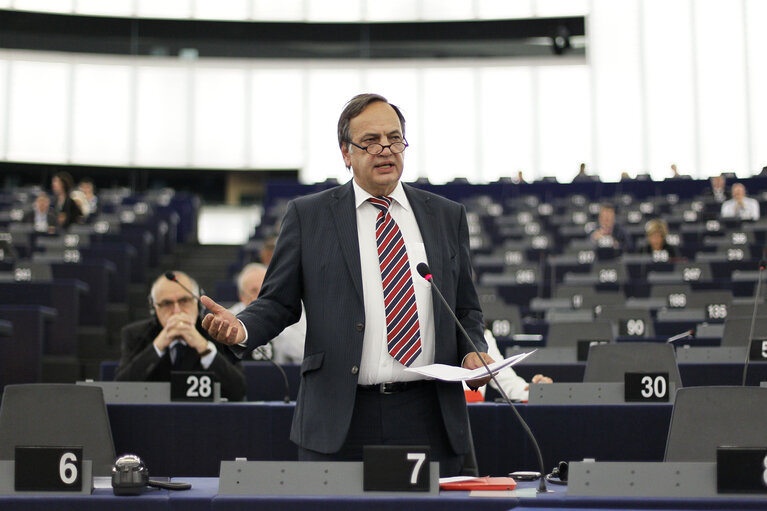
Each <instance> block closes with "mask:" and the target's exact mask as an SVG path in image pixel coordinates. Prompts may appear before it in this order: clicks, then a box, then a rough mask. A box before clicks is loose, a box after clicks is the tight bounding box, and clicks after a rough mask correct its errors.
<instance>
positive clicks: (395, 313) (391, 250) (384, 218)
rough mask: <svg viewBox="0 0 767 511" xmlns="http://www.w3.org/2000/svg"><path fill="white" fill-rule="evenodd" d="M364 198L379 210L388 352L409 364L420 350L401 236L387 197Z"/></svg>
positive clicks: (413, 299) (379, 244)
mask: <svg viewBox="0 0 767 511" xmlns="http://www.w3.org/2000/svg"><path fill="white" fill-rule="evenodd" d="M368 201H370V203H372V204H373V206H375V207H376V208H378V210H379V212H378V216H377V217H376V245H377V246H378V262H379V264H380V265H381V281H382V283H383V293H384V307H385V310H386V342H387V346H388V348H389V354H391V356H392V357H394V359H395V360H397V361H399V362H400V363H401V364H404V365H406V366H409V365H410V364H412V363H413V361H414V360H415V359H416V358H417V357H418V355H420V354H421V326H420V323H419V321H418V309H417V307H416V303H415V288H414V287H413V278H412V276H411V274H410V261H409V260H408V257H407V249H406V247H405V240H404V239H403V238H402V233H401V232H400V230H399V227H397V223H396V222H395V221H394V219H393V218H392V216H391V214H390V213H389V206H391V201H392V199H391V197H383V196H382V197H371V198H370V199H368Z"/></svg>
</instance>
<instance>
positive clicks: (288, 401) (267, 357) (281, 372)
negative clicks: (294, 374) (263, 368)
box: [256, 346, 290, 403]
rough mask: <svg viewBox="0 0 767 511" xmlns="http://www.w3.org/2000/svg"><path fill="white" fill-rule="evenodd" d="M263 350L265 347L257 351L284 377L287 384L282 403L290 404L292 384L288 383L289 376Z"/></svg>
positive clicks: (258, 348)
mask: <svg viewBox="0 0 767 511" xmlns="http://www.w3.org/2000/svg"><path fill="white" fill-rule="evenodd" d="M261 348H263V346H259V347H257V348H256V350H257V351H258V352H259V353H261V354H262V355H263V356H264V360H266V361H268V362H269V363H270V364H272V365H273V366H274V367H276V368H277V370H278V371H279V372H280V374H281V375H282V380H283V381H284V382H285V398H284V399H283V400H282V401H283V402H284V403H290V384H289V383H288V375H287V374H286V373H285V370H284V369H283V368H282V366H281V365H280V364H278V363H277V362H275V361H274V360H272V359H271V357H269V356H268V355H267V353H266V352H265V351H263V350H262V349H261ZM272 349H274V348H272Z"/></svg>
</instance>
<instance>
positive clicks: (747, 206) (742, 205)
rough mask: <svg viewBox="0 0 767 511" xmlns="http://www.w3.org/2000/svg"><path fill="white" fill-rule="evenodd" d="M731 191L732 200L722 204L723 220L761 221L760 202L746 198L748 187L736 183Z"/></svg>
mask: <svg viewBox="0 0 767 511" xmlns="http://www.w3.org/2000/svg"><path fill="white" fill-rule="evenodd" d="M730 191H731V193H732V199H730V200H728V201H725V202H724V203H723V204H722V218H740V219H741V220H759V214H760V211H759V209H760V208H759V202H758V201H757V200H756V199H752V198H751V197H747V196H746V187H745V186H743V184H742V183H735V184H733V185H732V188H731V189H730Z"/></svg>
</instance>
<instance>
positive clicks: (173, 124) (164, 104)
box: [135, 66, 191, 167]
mask: <svg viewBox="0 0 767 511" xmlns="http://www.w3.org/2000/svg"><path fill="white" fill-rule="evenodd" d="M189 81H190V78H189V71H188V70H187V69H186V68H183V67H161V66H157V67H155V66H139V67H138V68H137V89H136V133H135V138H136V153H135V162H136V164H137V165H140V166H167V167H179V166H186V165H187V164H189V160H190V156H191V155H190V154H189V152H188V140H189V133H188V131H189V129H190V128H189V122H190V119H189V99H188V98H189Z"/></svg>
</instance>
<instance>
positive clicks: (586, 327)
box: [546, 321, 615, 348]
mask: <svg viewBox="0 0 767 511" xmlns="http://www.w3.org/2000/svg"><path fill="white" fill-rule="evenodd" d="M579 340H583V341H610V342H613V341H614V340H615V334H614V333H613V327H612V325H611V324H610V322H609V321H588V322H562V323H552V324H550V325H549V333H548V335H547V337H546V347H547V348H564V347H569V348H575V347H577V345H578V341H579Z"/></svg>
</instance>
